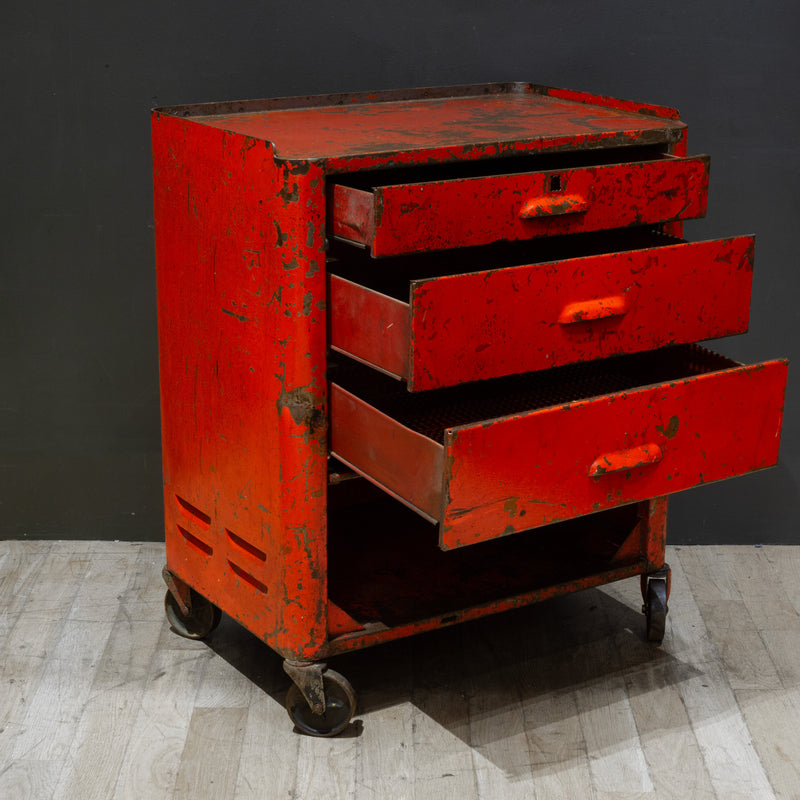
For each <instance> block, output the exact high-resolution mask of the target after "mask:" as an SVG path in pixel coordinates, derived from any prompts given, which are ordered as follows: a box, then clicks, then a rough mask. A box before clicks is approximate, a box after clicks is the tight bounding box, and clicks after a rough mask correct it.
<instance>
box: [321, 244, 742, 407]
mask: <svg viewBox="0 0 800 800" xmlns="http://www.w3.org/2000/svg"><path fill="white" fill-rule="evenodd" d="M752 266H753V239H752V237H749V236H742V237H738V238H736V239H720V240H712V241H709V242H699V243H692V244H669V245H664V246H660V247H651V248H648V249H642V250H630V251H626V252H622V253H608V254H602V255H595V256H585V257H581V258H575V259H566V260H564V261H556V262H551V263H545V264H532V265H521V266H518V267H507V268H505V269H495V270H486V271H480V272H472V273H470V274H454V275H448V276H444V277H437V278H431V279H424V280H418V281H413V282H412V283H411V285H410V287H409V300H410V304H409V303H403V302H402V301H399V300H396V299H394V298H391V297H387V296H386V295H385V294H383V293H381V292H380V291H372V290H371V289H370V288H369V287H368V286H360V285H358V284H355V283H352V282H350V281H345V280H343V279H341V278H338V277H336V276H332V277H331V345H332V346H333V347H335V348H336V349H337V350H339V351H341V352H344V353H348V354H350V355H353V356H355V357H356V358H359V359H361V360H364V361H366V362H368V363H370V364H374V365H375V366H377V367H380V368H381V369H382V370H385V371H387V372H389V373H391V374H393V375H397V376H398V377H401V378H403V379H405V380H407V381H408V388H409V390H410V391H426V390H428V389H437V388H440V387H443V386H454V385H456V384H459V383H464V382H466V381H474V380H485V379H488V378H497V377H501V376H504V375H513V374H515V373H518V372H528V371H532V370H539V369H546V368H548V367H556V366H561V365H563V364H570V363H574V362H576V361H588V360H592V359H596V358H606V357H608V356H612V355H620V354H623V353H633V352H639V351H642V350H651V349H654V348H657V347H662V346H664V345H666V344H672V343H675V344H679V343H688V342H696V341H702V340H704V339H712V338H716V337H719V336H727V335H730V334H734V333H742V332H743V331H745V330H747V325H748V320H749V314H750V288H751V283H752ZM455 272H456V273H460V272H461V270H459V269H458V264H457V262H456V267H455ZM689 285H691V286H692V287H693V290H692V291H691V292H687V291H686V287H687V286H689ZM604 301H605V303H606V305H605V307H603V308H601V307H600V306H597V304H598V303H599V304H601V305H602V303H603V302H604ZM592 304H595V306H597V307H595V306H593V305H592ZM678 309H679V310H680V313H677V312H678Z"/></svg>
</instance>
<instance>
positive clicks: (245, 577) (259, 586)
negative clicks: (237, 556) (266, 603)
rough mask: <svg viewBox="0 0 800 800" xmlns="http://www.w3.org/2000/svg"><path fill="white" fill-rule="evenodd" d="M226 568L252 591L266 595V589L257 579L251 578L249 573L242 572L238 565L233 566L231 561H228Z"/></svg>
mask: <svg viewBox="0 0 800 800" xmlns="http://www.w3.org/2000/svg"><path fill="white" fill-rule="evenodd" d="M228 566H229V567H230V568H231V569H232V570H233V572H234V574H235V575H236V576H237V577H239V578H241V579H242V580H243V581H244V582H245V583H249V584H250V585H251V586H252V587H253V588H254V589H257V590H258V591H259V592H263V593H264V594H266V593H267V587H266V585H265V584H263V583H261V581H260V580H259V579H258V578H255V577H253V576H252V575H251V574H250V573H249V572H247V571H246V570H243V569H242V568H241V567H240V566H239V565H238V564H234V563H233V561H228Z"/></svg>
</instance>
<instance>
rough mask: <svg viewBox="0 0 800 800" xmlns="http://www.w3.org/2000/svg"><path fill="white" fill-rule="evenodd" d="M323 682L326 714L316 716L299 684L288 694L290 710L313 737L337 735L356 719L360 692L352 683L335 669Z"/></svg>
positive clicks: (287, 702)
mask: <svg viewBox="0 0 800 800" xmlns="http://www.w3.org/2000/svg"><path fill="white" fill-rule="evenodd" d="M322 680H323V685H324V688H325V711H324V712H323V713H322V714H315V713H314V712H313V711H312V710H311V709H310V708H309V705H308V703H307V702H306V699H305V697H303V693H302V692H301V691H300V690H299V689H298V688H297V686H296V685H295V684H292V686H291V688H290V689H289V693H288V694H287V695H286V711H287V712H288V713H289V718H290V719H291V720H292V722H294V724H295V725H296V726H297V727H298V729H299V730H301V731H302V732H303V733H307V734H308V735H309V736H336V734H337V733H341V732H342V731H343V730H344V729H345V728H346V727H347V725H348V723H349V722H350V720H351V719H352V718H353V714H354V713H355V711H356V693H355V691H354V690H353V687H352V686H351V685H350V681H348V680H347V678H345V677H344V676H343V675H340V674H339V673H338V672H334V671H333V670H332V669H329V670H326V671H325V672H324V673H323V675H322Z"/></svg>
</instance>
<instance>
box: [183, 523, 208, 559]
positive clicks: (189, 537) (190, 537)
mask: <svg viewBox="0 0 800 800" xmlns="http://www.w3.org/2000/svg"><path fill="white" fill-rule="evenodd" d="M178 530H179V531H180V533H181V536H183V538H184V539H186V541H187V542H188V543H189V544H190V545H192V547H195V548H197V549H198V550H199V551H200V552H201V553H204V554H205V555H207V556H210V555H211V554H212V553H213V552H214V548H213V547H211V545H209V544H206V543H205V542H204V541H203V540H202V539H198V538H197V537H196V536H195V535H194V534H192V533H189V531H187V530H186V528H182V527H181V526H180V525H178Z"/></svg>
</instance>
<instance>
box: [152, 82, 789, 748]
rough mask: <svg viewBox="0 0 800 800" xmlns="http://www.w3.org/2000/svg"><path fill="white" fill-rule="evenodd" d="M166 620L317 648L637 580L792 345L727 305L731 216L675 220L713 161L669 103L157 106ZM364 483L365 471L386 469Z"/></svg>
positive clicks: (475, 96) (650, 623) (660, 601)
mask: <svg viewBox="0 0 800 800" xmlns="http://www.w3.org/2000/svg"><path fill="white" fill-rule="evenodd" d="M153 154H154V183H155V221H156V252H157V269H158V310H159V335H160V365H161V405H162V425H163V458H164V504H165V514H166V542H167V566H166V567H165V571H164V574H165V578H166V580H167V584H168V587H169V589H168V592H167V597H166V609H167V616H168V618H169V621H170V622H171V624H172V626H173V627H174V629H175V630H176V631H177V632H178V633H180V634H182V635H184V636H191V637H195V638H200V637H202V636H204V635H206V634H207V633H209V632H210V631H211V630H212V629H213V628H214V626H215V624H216V623H217V622H218V620H219V616H220V612H221V611H224V612H226V613H227V614H229V615H230V616H232V617H234V618H235V619H236V620H238V621H239V622H240V623H241V624H242V625H243V626H245V627H246V628H247V629H248V630H250V631H252V633H254V634H255V635H256V636H258V637H259V638H260V639H262V640H263V641H264V642H265V643H266V644H268V645H269V646H270V647H271V648H273V649H274V650H275V651H277V652H278V653H279V654H280V655H282V656H283V658H284V659H285V661H284V666H285V669H286V671H287V673H288V674H289V676H290V677H291V678H292V680H293V682H294V683H293V686H292V688H291V689H290V691H289V694H288V698H287V709H288V711H289V714H290V716H291V718H292V719H293V720H294V722H295V723H296V725H297V726H298V727H299V728H300V729H301V730H303V731H305V732H308V733H312V734H315V735H331V734H334V733H337V732H339V731H341V730H342V729H343V728H344V727H345V726H346V725H347V724H348V722H349V720H350V718H351V716H352V714H353V711H354V709H355V702H356V701H355V694H354V692H353V689H352V687H351V686H350V684H349V683H348V682H347V680H346V679H345V678H344V677H343V676H341V675H339V674H338V673H336V672H334V671H333V670H330V669H328V668H327V665H326V664H325V663H324V662H325V660H326V659H328V658H330V657H332V656H335V655H337V654H339V653H342V652H345V651H349V650H355V649H359V648H362V647H367V646H370V645H373V644H378V643H380V642H385V641H388V640H390V639H396V638H399V637H404V636H409V635H411V634H413V633H417V632H420V631H425V630H432V629H435V628H438V627H441V626H444V625H451V624H454V623H457V622H462V621H465V620H469V619H474V618H476V617H479V616H482V615H485V614H491V613H495V612H498V611H502V610H504V609H508V608H512V607H516V606H521V605H524V604H528V603H532V602H535V601H537V600H541V599H543V598H546V597H551V596H554V595H557V594H563V593H567V592H572V591H576V590H578V589H582V588H586V587H590V586H597V585H599V584H602V583H606V582H609V581H614V580H618V579H621V578H625V577H630V576H634V575H640V576H641V580H642V590H643V594H644V599H645V604H644V608H645V612H646V631H647V636H648V638H649V639H651V640H652V641H661V639H662V637H663V635H664V624H665V618H666V613H667V598H668V595H669V568H668V567H667V565H666V564H665V563H664V543H665V531H666V512H667V499H666V495H668V494H669V493H671V492H674V491H679V490H681V489H688V488H690V487H693V486H697V485H699V484H701V483H706V482H709V481H715V480H720V479H722V478H728V477H732V476H735V475H741V474H743V473H746V472H749V471H752V470H756V469H761V468H763V467H768V466H771V465H773V464H774V463H775V462H776V460H777V457H778V446H779V437H780V428H781V418H782V406H783V394H784V388H785V383H786V371H787V365H786V363H785V362H784V361H771V362H767V363H762V364H756V365H752V366H744V365H741V364H738V363H736V362H733V361H731V360H729V359H727V358H724V357H722V356H719V355H716V354H714V353H712V352H710V351H708V350H706V349H703V348H701V347H699V346H697V345H696V344H694V343H696V342H698V341H701V340H706V339H712V338H715V337H721V336H727V335H730V334H736V333H741V332H743V331H745V330H746V329H747V325H748V316H749V304H750V284H751V278H752V268H753V239H752V237H749V236H742V237H735V238H729V239H718V240H713V241H701V242H696V243H690V242H687V241H685V240H684V239H683V238H682V220H685V219H690V218H696V217H701V216H703V215H704V214H705V209H706V197H707V187H708V164H709V162H708V158H707V157H706V156H694V157H691V156H688V155H687V149H686V128H685V125H684V124H683V123H682V122H681V121H680V120H679V119H678V115H677V113H676V112H675V111H673V110H671V109H667V108H660V107H656V106H650V105H643V104H640V103H632V102H627V101H621V100H613V99H610V98H607V97H597V96H592V95H587V94H582V93H578V92H571V91H564V90H560V89H551V88H546V87H541V86H534V85H530V84H517V83H514V84H490V85H483V86H466V87H447V88H441V89H420V90H414V91H407V92H376V93H371V94H366V93H363V94H355V95H329V96H324V97H303V98H282V99H275V100H258V101H247V102H240V103H216V104H209V105H195V106H186V107H177V108H168V109H158V110H156V111H155V112H154V114H153ZM376 487H377V488H376Z"/></svg>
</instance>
